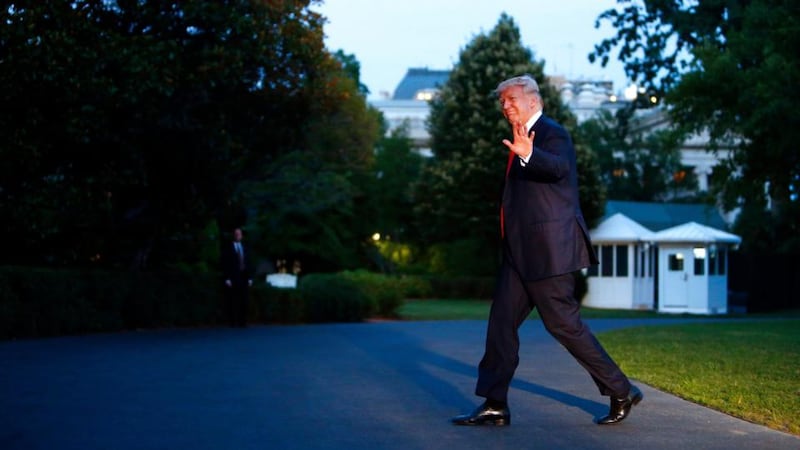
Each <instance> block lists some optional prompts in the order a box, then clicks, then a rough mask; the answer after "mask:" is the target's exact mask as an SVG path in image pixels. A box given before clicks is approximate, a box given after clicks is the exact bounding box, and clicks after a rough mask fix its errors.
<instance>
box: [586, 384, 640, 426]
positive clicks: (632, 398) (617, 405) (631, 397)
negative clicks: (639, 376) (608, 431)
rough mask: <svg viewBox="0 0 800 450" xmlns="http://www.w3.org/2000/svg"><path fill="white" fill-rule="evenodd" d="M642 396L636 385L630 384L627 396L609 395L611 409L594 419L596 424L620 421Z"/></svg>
mask: <svg viewBox="0 0 800 450" xmlns="http://www.w3.org/2000/svg"><path fill="white" fill-rule="evenodd" d="M643 398H644V395H643V394H642V391H640V390H639V388H637V387H636V386H631V391H630V392H629V393H628V396H627V397H625V398H614V397H611V409H610V410H609V412H608V415H607V416H605V417H601V418H599V419H597V420H595V422H596V423H597V424H598V425H610V424H612V423H619V422H622V421H623V420H625V418H626V417H628V414H630V412H631V408H633V405H636V404H638V403H639V402H640V401H642V399H643Z"/></svg>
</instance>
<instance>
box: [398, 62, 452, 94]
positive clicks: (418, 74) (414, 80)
mask: <svg viewBox="0 0 800 450" xmlns="http://www.w3.org/2000/svg"><path fill="white" fill-rule="evenodd" d="M449 77H450V71H449V70H430V69H427V68H411V69H408V72H406V75H405V76H404V77H403V79H402V80H401V81H400V84H398V85H397V88H396V89H395V90H394V95H393V96H392V99H393V100H415V99H416V95H417V92H419V91H425V90H430V89H440V88H441V87H442V86H444V83H445V82H447V79H448V78H449Z"/></svg>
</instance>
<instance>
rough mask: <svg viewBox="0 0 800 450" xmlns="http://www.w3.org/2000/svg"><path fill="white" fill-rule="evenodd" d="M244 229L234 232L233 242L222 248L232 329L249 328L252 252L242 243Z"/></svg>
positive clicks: (226, 295)
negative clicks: (248, 311) (248, 308)
mask: <svg viewBox="0 0 800 450" xmlns="http://www.w3.org/2000/svg"><path fill="white" fill-rule="evenodd" d="M242 237H243V236H242V229H241V228H236V229H234V230H233V241H232V242H229V243H226V244H225V245H224V246H223V247H222V273H223V277H224V279H225V300H226V302H227V308H228V320H229V321H230V324H231V326H232V327H245V326H247V304H248V300H249V289H250V286H252V285H253V278H252V271H251V269H250V252H249V250H248V249H247V248H246V246H245V245H244V243H243V242H242Z"/></svg>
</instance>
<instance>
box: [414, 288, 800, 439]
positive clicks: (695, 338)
mask: <svg viewBox="0 0 800 450" xmlns="http://www.w3.org/2000/svg"><path fill="white" fill-rule="evenodd" d="M535 314H536V313H535V312H534V313H533V315H535ZM581 314H582V316H583V317H584V318H648V317H659V318H670V317H683V318H686V317H697V318H704V317H707V316H688V315H671V314H669V315H668V314H658V313H655V312H652V311H627V310H625V311H623V310H600V309H591V308H583V310H582V311H581ZM399 316H400V318H401V319H402V320H475V319H479V320H485V319H487V318H488V316H489V302H488V301H487V300H468V299H465V300H449V299H448V300H410V301H407V302H405V304H404V305H403V306H402V307H401V308H400V310H399ZM719 317H730V318H745V317H746V318H750V319H759V320H753V321H747V322H743V321H730V322H717V323H694V324H692V323H690V324H672V325H670V324H667V325H658V326H646V327H636V328H628V329H622V330H615V331H610V332H605V333H599V334H598V339H600V340H601V341H602V343H603V345H604V346H605V347H606V348H607V349H608V351H609V353H611V354H612V355H614V359H615V360H616V361H617V362H618V363H619V364H620V366H621V367H622V369H623V370H624V371H625V373H626V374H628V375H629V376H630V377H631V378H634V379H636V380H641V381H642V382H643V383H646V384H648V385H649V386H653V387H655V388H657V389H659V390H662V391H664V392H669V393H671V394H674V395H676V396H678V397H681V398H684V399H686V400H689V401H692V402H695V403H698V404H701V405H705V406H708V407H710V408H713V409H716V410H718V411H722V412H725V413H727V414H730V415H732V416H735V417H740V418H742V419H745V420H748V421H751V422H754V423H758V424H762V425H765V426H768V427H770V428H773V429H776V430H781V431H785V432H789V433H793V434H798V435H800V310H792V311H786V312H780V313H770V314H752V315H728V316H719ZM760 319H765V320H760ZM766 319H769V320H766ZM776 319H785V320H776Z"/></svg>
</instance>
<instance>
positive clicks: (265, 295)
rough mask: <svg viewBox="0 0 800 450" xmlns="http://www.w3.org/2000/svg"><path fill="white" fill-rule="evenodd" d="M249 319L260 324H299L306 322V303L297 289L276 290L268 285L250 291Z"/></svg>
mask: <svg viewBox="0 0 800 450" xmlns="http://www.w3.org/2000/svg"><path fill="white" fill-rule="evenodd" d="M250 303H251V310H250V319H251V320H253V321H255V322H261V323H301V322H305V321H306V317H307V311H306V303H305V300H304V299H303V296H302V293H301V291H300V290H299V289H286V288H276V287H272V286H270V285H268V284H259V285H256V286H253V288H252V289H251V291H250Z"/></svg>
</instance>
